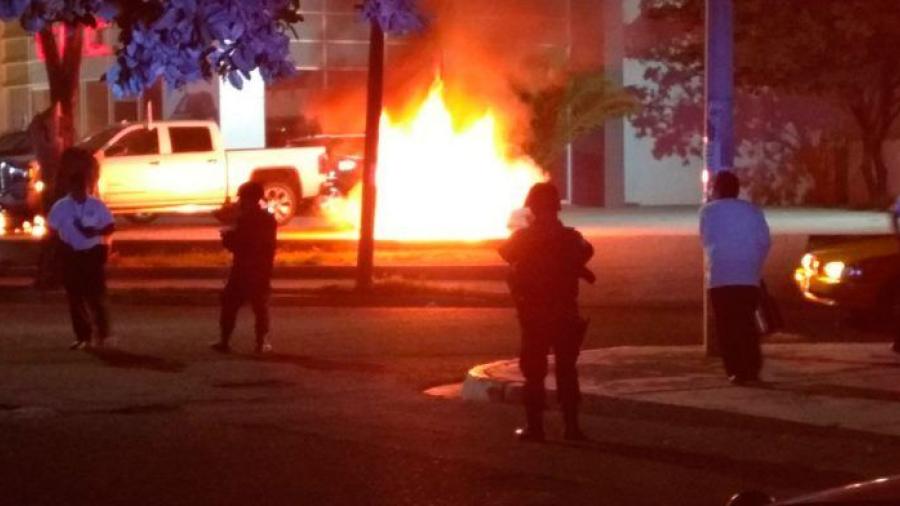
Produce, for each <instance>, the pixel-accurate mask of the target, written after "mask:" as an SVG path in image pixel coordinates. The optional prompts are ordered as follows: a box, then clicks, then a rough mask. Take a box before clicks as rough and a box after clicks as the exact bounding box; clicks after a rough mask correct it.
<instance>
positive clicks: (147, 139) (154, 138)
mask: <svg viewBox="0 0 900 506" xmlns="http://www.w3.org/2000/svg"><path fill="white" fill-rule="evenodd" d="M158 154H159V136H158V134H157V131H156V130H147V129H146V128H141V129H139V130H134V131H131V132H129V133H127V134H125V137H122V138H121V139H119V140H117V141H116V142H115V144H113V145H112V146H110V147H109V148H108V149H107V150H106V156H110V157H112V156H148V155H158Z"/></svg>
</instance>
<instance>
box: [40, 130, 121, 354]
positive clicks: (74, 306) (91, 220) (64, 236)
mask: <svg viewBox="0 0 900 506" xmlns="http://www.w3.org/2000/svg"><path fill="white" fill-rule="evenodd" d="M61 167H62V168H63V171H64V174H68V182H69V185H70V187H69V193H68V195H66V196H65V197H63V198H61V199H59V200H58V201H57V202H56V203H55V204H53V208H52V209H50V215H49V216H48V217H47V223H48V225H49V228H50V233H51V234H56V235H57V236H58V237H59V240H60V242H61V243H62V246H61V248H60V249H61V254H60V257H61V260H62V268H63V286H64V287H65V290H66V298H67V299H68V302H69V314H70V315H71V318H72V329H73V331H74V332H75V342H74V343H72V345H71V346H70V348H71V349H73V350H77V349H82V348H84V347H86V346H88V345H89V344H90V343H91V338H92V337H94V339H95V341H94V343H95V344H96V345H98V346H102V345H103V342H104V341H105V340H106V338H107V337H108V336H109V315H108V312H107V309H106V302H105V297H106V274H105V269H106V258H107V254H108V245H107V241H108V240H109V237H110V236H111V235H112V233H113V231H114V230H115V224H114V221H113V217H112V214H111V213H110V212H109V209H108V208H107V207H106V205H105V204H104V203H103V202H102V201H101V200H100V199H97V198H95V197H93V196H91V195H89V194H88V190H89V188H93V187H94V184H93V183H94V181H95V179H96V175H97V172H98V169H97V161H96V160H95V159H94V157H93V155H91V154H90V153H88V152H87V151H84V150H82V149H78V148H70V149H67V150H66V151H65V152H64V153H63V155H62V161H61ZM92 323H93V325H92ZM92 327H93V328H92Z"/></svg>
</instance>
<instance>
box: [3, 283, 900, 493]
mask: <svg viewBox="0 0 900 506" xmlns="http://www.w3.org/2000/svg"><path fill="white" fill-rule="evenodd" d="M112 308H113V324H114V332H115V335H116V338H117V339H116V341H117V342H116V343H115V347H114V348H112V349H107V350H103V351H92V352H73V351H69V350H67V349H66V345H67V344H68V342H69V339H68V336H69V329H68V324H67V321H66V318H65V313H64V311H65V306H64V304H63V303H62V302H61V301H60V300H57V299H55V298H53V297H50V298H47V299H46V300H44V301H43V302H40V301H36V302H32V303H6V304H2V305H0V321H2V322H3V327H2V339H0V491H2V492H0V504H11V505H51V504H52V505H59V504H65V505H82V504H84V505H88V504H90V505H92V506H94V505H106V504H111V505H119V504H129V505H196V504H216V505H244V504H265V505H277V506H280V505H296V504H313V505H318V504H327V505H332V504H376V505H381V504H384V505H397V504H402V505H405V504H411V505H412V504H416V505H419V504H435V505H444V504H446V505H459V504H486V505H520V504H529V505H558V504H573V505H575V504H577V505H581V504H585V505H595V504H617V505H619V504H621V505H639V506H643V505H648V506H649V505H657V506H658V505H659V504H666V505H674V506H681V505H684V506H688V505H691V506H715V505H722V504H724V502H725V500H726V499H727V497H728V496H729V495H730V494H732V493H734V492H735V491H737V490H743V489H764V490H766V491H769V492H771V493H774V494H776V495H780V496H789V495H792V494H796V493H800V492H806V491H811V490H815V489H819V488H823V487H829V486H835V485H839V484H843V483H847V482H851V481H854V480H858V479H862V478H870V477H874V476H879V475H883V474H892V473H897V472H900V467H898V465H897V460H896V454H897V452H898V451H900V438H896V437H894V436H890V435H885V434H883V433H876V432H867V431H858V430H850V429H846V428H842V427H837V426H827V427H826V426H818V425H810V424H808V423H797V422H793V421H785V420H780V419H778V418H777V417H776V418H772V417H766V416H758V415H753V416H748V415H744V414H740V413H735V412H728V411H722V410H711V409H706V408H703V407H695V406H684V405H676V404H673V403H668V402H667V403H661V402H657V401H656V400H655V399H643V398H640V397H637V396H635V397H631V398H629V397H625V396H620V397H614V396H602V397H592V398H590V399H588V400H587V401H586V403H585V409H584V411H585V414H584V425H585V429H586V430H587V431H588V432H589V434H590V435H591V436H592V438H593V441H592V442H590V443H588V444H584V445H569V444H564V443H563V442H561V441H560V440H559V432H560V429H561V427H560V423H559V421H558V420H557V417H555V416H552V414H551V416H550V417H549V419H548V429H549V434H550V436H551V441H550V442H549V443H547V444H545V445H527V444H520V443H518V442H516V441H515V440H514V439H513V438H512V429H513V428H514V427H515V426H516V425H517V424H519V423H521V418H522V413H521V408H520V407H519V406H517V405H514V404H508V403H482V402H466V401H462V400H460V399H453V398H441V397H434V396H430V395H426V394H424V393H423V392H424V391H425V390H427V389H429V388H430V387H434V386H438V385H445V384H447V383H451V382H454V381H455V382H459V381H462V380H463V378H464V375H465V371H466V370H467V369H468V368H469V367H471V366H472V365H474V364H479V363H488V362H493V361H496V360H499V359H503V358H508V357H512V356H514V355H515V353H516V349H517V340H518V338H517V333H516V323H515V318H514V315H513V313H512V310H511V309H509V308H484V309H472V308H295V307H289V306H278V307H275V308H274V311H273V316H274V321H275V329H276V330H275V332H274V334H273V337H272V340H273V343H274V344H275V347H276V352H277V353H276V354H274V355H270V356H268V357H262V358H260V357H257V356H254V355H253V354H251V353H249V350H250V349H251V346H252V345H251V337H250V324H249V322H248V321H247V315H244V318H242V319H241V325H240V327H239V331H238V333H237V335H236V336H235V343H234V345H235V348H236V352H235V353H234V354H232V355H220V354H216V353H214V352H212V351H210V350H208V349H207V348H206V344H207V343H208V342H209V341H210V340H211V339H212V338H214V336H215V328H216V324H215V321H216V308H215V307H214V306H208V305H196V304H180V305H173V306H165V305H148V304H140V303H125V302H123V301H120V300H116V299H113V301H112ZM628 311H629V309H627V308H618V309H617V310H616V312H617V313H620V314H623V313H627V312H628ZM649 311H651V312H649V313H640V314H637V315H635V316H634V317H633V318H632V319H627V318H626V319H619V320H617V319H615V318H612V317H610V318H607V320H606V323H605V325H607V326H609V329H608V332H609V334H608V335H609V336H612V335H618V334H623V335H624V336H623V337H621V338H620V339H624V340H628V341H637V340H639V338H638V337H636V336H632V335H630V334H629V333H635V334H644V333H647V332H648V331H647V328H645V327H640V328H634V326H633V325H631V321H632V320H633V319H639V320H641V321H652V322H656V325H657V326H659V325H671V323H669V324H666V323H663V322H667V321H669V320H670V319H672V318H675V317H676V316H679V315H676V314H668V313H666V312H664V311H663V312H659V313H656V312H654V311H655V310H652V309H650V310H649ZM680 313H681V315H680V316H679V317H682V318H685V319H693V317H692V316H691V315H685V314H683V313H684V311H680ZM599 338H603V336H600V337H599ZM590 339H592V341H591V342H592V343H593V344H592V345H593V346H596V345H597V342H598V341H596V339H598V337H597V336H595V337H591V338H590ZM879 346H885V345H884V344H883V343H882V344H879ZM695 349H696V348H684V349H682V351H679V350H678V349H675V350H672V351H671V352H668V353H671V354H674V355H678V354H679V353H685V354H688V355H689V354H690V353H693V351H692V350H695ZM610 353H613V355H610V358H609V360H610V362H611V364H610V365H607V366H604V368H603V369H604V370H607V369H608V370H609V371H611V373H610V374H614V375H618V378H619V379H620V380H622V381H623V382H624V383H623V384H627V381H626V380H628V379H629V378H630V379H641V378H646V377H648V375H650V374H648V371H650V372H651V373H653V371H656V372H655V374H657V375H659V376H660V377H666V376H671V375H673V373H672V368H673V365H672V364H678V363H679V361H678V360H674V359H672V360H669V359H666V360H663V359H664V358H665V357H664V356H655V355H654V353H656V350H654V349H648V351H647V357H645V358H644V359H642V360H641V361H638V364H637V365H634V366H633V367H630V366H628V361H627V360H626V358H627V356H628V355H627V354H625V355H622V356H621V357H619V358H616V356H615V355H614V354H615V353H617V352H616V351H615V349H613V350H612V351H610ZM654 357H655V358H654ZM616 364H621V367H619V368H616V367H614V366H615V365H616ZM705 367H707V371H706V373H707V374H709V376H710V377H709V381H710V382H713V381H718V380H717V379H716V378H714V376H715V375H716V370H717V364H716V363H715V362H714V361H713V362H708V363H707V364H706V366H705ZM704 381H705V380H704ZM636 388H637V387H636ZM729 388H730V387H729ZM632 391H634V390H632ZM817 395H818V394H817Z"/></svg>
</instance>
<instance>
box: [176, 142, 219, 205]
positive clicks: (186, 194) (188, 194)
mask: <svg viewBox="0 0 900 506" xmlns="http://www.w3.org/2000/svg"><path fill="white" fill-rule="evenodd" d="M166 132H167V133H168V148H169V149H168V150H167V151H168V153H167V154H166V156H165V164H164V165H165V173H166V175H167V177H168V178H169V179H170V181H171V184H170V185H169V186H168V187H167V191H168V197H169V199H170V200H171V201H172V203H173V204H198V205H203V204H221V203H222V202H224V201H225V167H226V162H225V152H224V151H223V150H222V149H221V148H220V147H219V146H216V145H215V142H214V140H213V136H212V134H211V132H210V129H209V126H207V125H202V124H201V125H179V126H168V127H166Z"/></svg>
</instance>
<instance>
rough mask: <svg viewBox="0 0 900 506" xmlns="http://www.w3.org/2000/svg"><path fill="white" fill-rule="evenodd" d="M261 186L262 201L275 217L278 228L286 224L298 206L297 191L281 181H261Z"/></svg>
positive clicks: (289, 184) (295, 212)
mask: <svg viewBox="0 0 900 506" xmlns="http://www.w3.org/2000/svg"><path fill="white" fill-rule="evenodd" d="M262 185H263V199H265V201H266V205H268V206H269V211H271V212H272V215H273V216H275V222H276V223H278V225H279V226H282V225H286V224H288V223H289V222H290V221H291V220H292V219H293V218H294V216H295V215H296V214H297V209H298V208H299V206H300V198H299V197H298V196H297V190H295V189H294V187H293V185H292V184H291V183H289V182H287V181H281V180H269V181H262Z"/></svg>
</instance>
